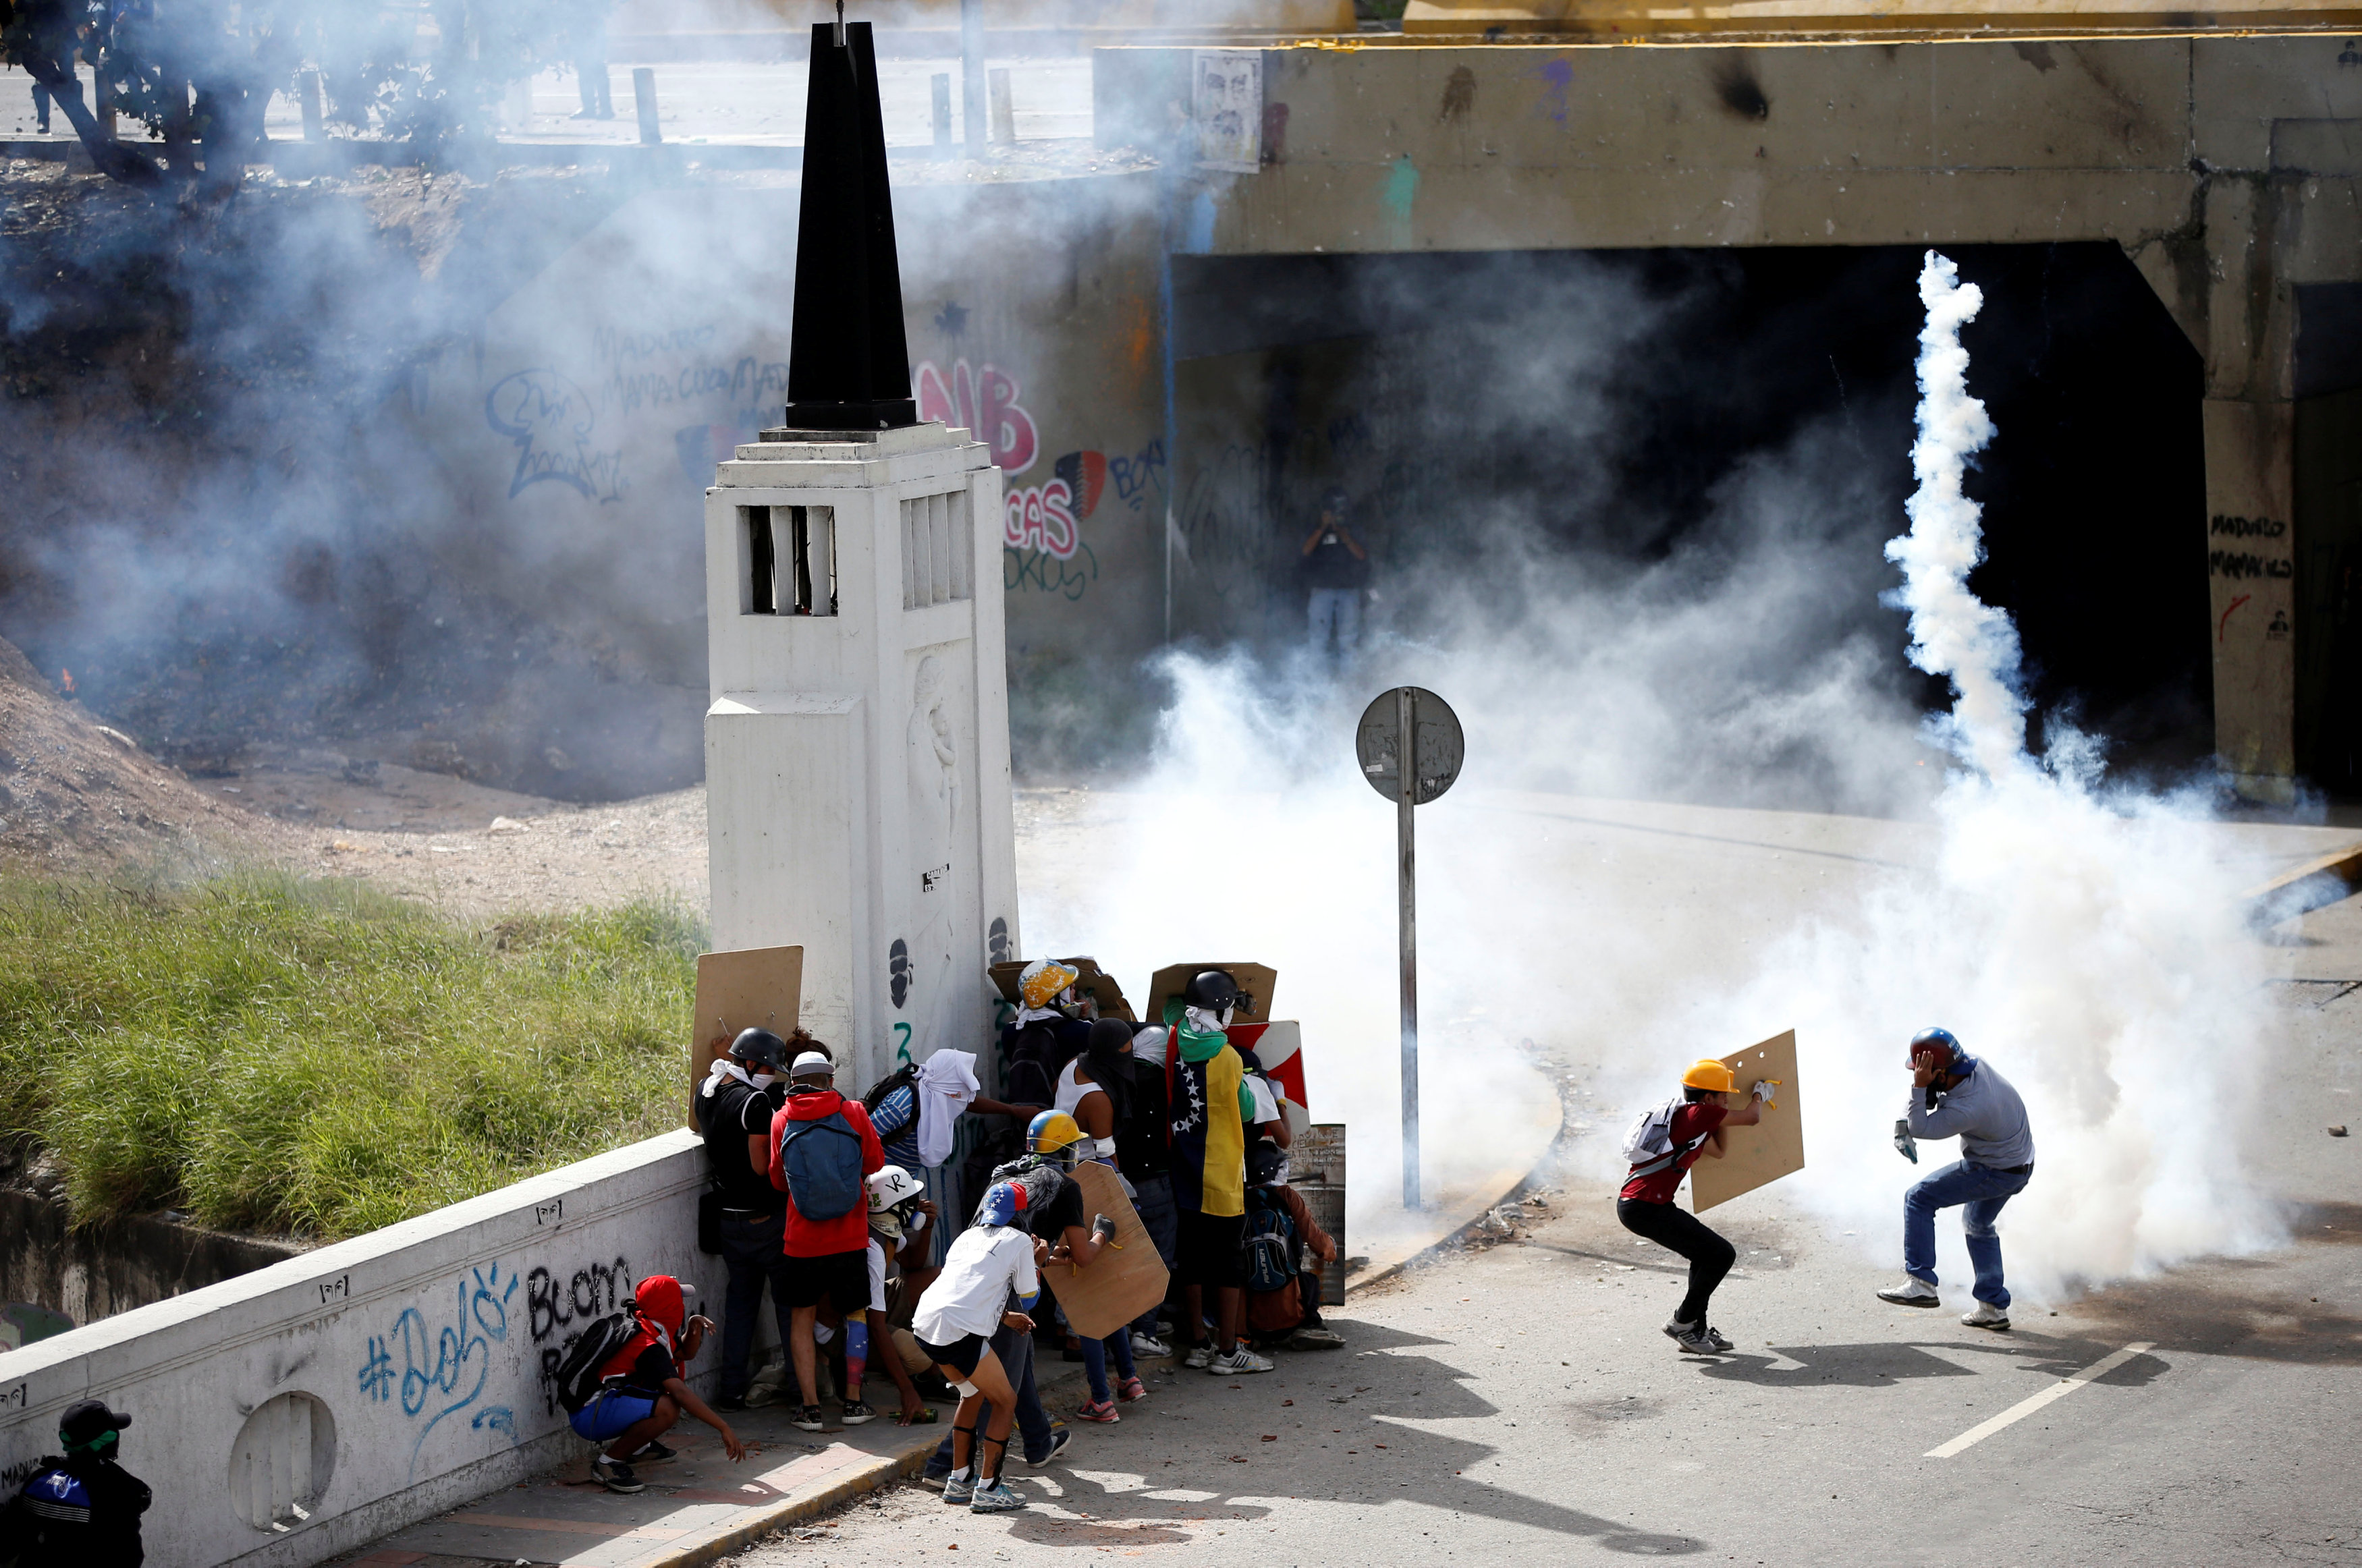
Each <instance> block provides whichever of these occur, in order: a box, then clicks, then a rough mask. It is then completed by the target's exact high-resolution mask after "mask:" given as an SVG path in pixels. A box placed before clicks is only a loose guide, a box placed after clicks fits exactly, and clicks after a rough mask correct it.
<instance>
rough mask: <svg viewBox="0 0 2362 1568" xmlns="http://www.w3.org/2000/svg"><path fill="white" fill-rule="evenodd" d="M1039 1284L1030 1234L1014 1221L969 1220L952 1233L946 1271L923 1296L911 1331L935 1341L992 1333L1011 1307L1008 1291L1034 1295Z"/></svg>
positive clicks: (989, 1336) (913, 1319)
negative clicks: (983, 1222)
mask: <svg viewBox="0 0 2362 1568" xmlns="http://www.w3.org/2000/svg"><path fill="white" fill-rule="evenodd" d="M1041 1288H1042V1282H1041V1279H1040V1277H1039V1276H1038V1275H1035V1273H1034V1272H1033V1238H1032V1235H1030V1234H1028V1233H1027V1232H1026V1231H1024V1230H1022V1229H1021V1228H1020V1227H1018V1226H1015V1225H971V1226H969V1227H968V1228H967V1229H966V1230H965V1231H961V1232H960V1233H959V1235H958V1236H957V1237H956V1238H955V1239H954V1241H953V1242H952V1246H951V1252H950V1253H949V1255H947V1256H946V1257H945V1258H944V1272H943V1273H941V1274H939V1275H936V1276H935V1280H934V1283H933V1284H932V1285H930V1286H927V1293H926V1294H925V1295H924V1296H922V1297H919V1309H918V1310H917V1311H916V1312H914V1313H912V1314H911V1332H912V1333H913V1334H916V1335H917V1336H918V1337H919V1338H921V1339H922V1340H924V1341H925V1342H927V1343H929V1344H931V1345H948V1344H953V1343H956V1342H958V1341H959V1340H960V1339H961V1338H962V1337H963V1336H965V1335H968V1334H980V1335H982V1336H984V1337H985V1338H986V1339H990V1338H991V1337H992V1335H993V1332H994V1331H996V1330H998V1329H999V1327H1000V1315H1001V1314H1002V1313H1003V1312H1005V1311H1007V1310H1008V1309H1009V1297H1010V1292H1011V1291H1014V1292H1016V1294H1018V1295H1019V1296H1021V1297H1022V1296H1031V1295H1032V1294H1033V1293H1034V1292H1035V1291H1037V1290H1039V1289H1041Z"/></svg>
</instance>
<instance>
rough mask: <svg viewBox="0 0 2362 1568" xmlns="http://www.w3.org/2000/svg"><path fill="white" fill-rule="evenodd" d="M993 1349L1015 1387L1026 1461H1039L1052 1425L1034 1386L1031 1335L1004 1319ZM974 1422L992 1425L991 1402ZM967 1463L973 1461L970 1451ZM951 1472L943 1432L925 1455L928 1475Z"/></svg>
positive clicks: (982, 1427)
mask: <svg viewBox="0 0 2362 1568" xmlns="http://www.w3.org/2000/svg"><path fill="white" fill-rule="evenodd" d="M992 1353H993V1354H994V1355H995V1356H996V1357H998V1358H999V1362H1000V1370H1001V1371H1003V1372H1005V1373H1007V1374H1009V1383H1010V1386H1011V1387H1013V1388H1015V1389H1016V1390H1017V1430H1018V1431H1019V1432H1021V1433H1022V1434H1023V1436H1024V1440H1025V1463H1028V1464H1039V1463H1042V1462H1043V1460H1045V1459H1047V1458H1049V1457H1050V1442H1051V1436H1050V1433H1051V1427H1050V1415H1049V1412H1048V1411H1046V1410H1044V1409H1043V1408H1042V1396H1041V1395H1040V1394H1038V1393H1036V1392H1035V1391H1034V1388H1033V1336H1032V1335H1031V1334H1021V1333H1019V1332H1018V1331H1016V1330H1014V1329H1012V1328H1010V1326H1009V1325H1008V1324H1006V1323H1003V1324H1002V1325H1001V1326H1000V1327H999V1329H997V1330H995V1331H993V1335H992ZM954 1419H957V1418H956V1417H955V1418H954ZM976 1424H977V1431H978V1432H984V1431H988V1430H990V1429H991V1426H992V1407H991V1406H990V1405H985V1406H982V1407H981V1408H979V1409H978V1410H977V1418H976ZM968 1463H970V1464H974V1463H976V1460H975V1458H974V1457H973V1455H971V1456H970V1458H969V1460H968ZM951 1473H952V1434H951V1433H949V1432H945V1433H944V1441H942V1442H940V1443H937V1444H936V1445H935V1452H933V1454H931V1455H929V1456H928V1459H927V1479H928V1480H930V1481H940V1480H942V1479H943V1478H944V1476H946V1475H949V1474H951Z"/></svg>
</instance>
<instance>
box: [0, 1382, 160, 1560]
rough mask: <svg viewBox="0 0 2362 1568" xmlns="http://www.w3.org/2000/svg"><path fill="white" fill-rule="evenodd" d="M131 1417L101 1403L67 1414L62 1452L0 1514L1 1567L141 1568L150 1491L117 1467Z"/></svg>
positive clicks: (61, 1429) (37, 1469)
mask: <svg viewBox="0 0 2362 1568" xmlns="http://www.w3.org/2000/svg"><path fill="white" fill-rule="evenodd" d="M130 1425H131V1418H130V1417H129V1416H126V1415H120V1414H118V1413H116V1411H114V1410H110V1409H108V1408H106V1406H105V1404H104V1403H102V1402H101V1401H99V1400H96V1399H82V1400H77V1401H76V1402H75V1403H73V1404H72V1405H69V1406H67V1407H66V1412H65V1415H64V1416H63V1417H61V1419H59V1421H58V1446H59V1447H60V1448H61V1449H63V1450H64V1452H62V1453H51V1454H44V1455H43V1456H42V1457H41V1459H40V1460H39V1463H36V1464H35V1466H34V1467H33V1474H31V1475H29V1476H28V1477H27V1478H26V1480H25V1484H24V1485H22V1486H19V1487H18V1488H17V1495H16V1496H14V1497H12V1498H10V1499H9V1502H8V1507H7V1508H6V1510H5V1511H0V1562H6V1561H8V1560H10V1559H12V1558H13V1559H14V1561H15V1562H16V1563H17V1568H140V1564H141V1563H143V1562H146V1561H147V1551H146V1549H145V1548H144V1547H143V1546H142V1545H141V1544H140V1540H139V1516H140V1515H142V1514H144V1513H146V1512H147V1511H148V1505H149V1491H148V1486H147V1484H146V1483H145V1482H143V1481H141V1480H140V1479H139V1478H138V1476H136V1475H134V1474H131V1473H130V1472H129V1471H127V1470H126V1469H124V1468H123V1466H122V1465H121V1464H120V1463H117V1461H116V1450H117V1446H118V1444H119V1443H120V1441H121V1433H122V1432H123V1430H124V1429H125V1428H127V1427H128V1426H130Z"/></svg>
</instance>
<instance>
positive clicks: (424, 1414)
mask: <svg viewBox="0 0 2362 1568" xmlns="http://www.w3.org/2000/svg"><path fill="white" fill-rule="evenodd" d="M535 1272H539V1271H535ZM516 1288H517V1276H516V1275H515V1273H514V1271H510V1272H508V1273H506V1274H503V1273H502V1270H501V1265H500V1264H497V1263H495V1264H491V1265H490V1266H489V1267H486V1268H471V1269H469V1271H468V1273H467V1275H465V1276H463V1277H461V1278H459V1279H458V1280H455V1281H453V1283H452V1293H451V1297H450V1301H451V1305H450V1309H449V1311H448V1313H447V1314H446V1313H444V1312H442V1311H441V1310H439V1309H438V1310H436V1314H435V1316H434V1317H433V1318H432V1319H430V1318H429V1316H428V1314H427V1312H426V1311H425V1310H422V1309H419V1308H416V1307H405V1308H403V1309H402V1314H401V1316H399V1317H397V1318H396V1319H395V1320H393V1326H392V1328H391V1329H389V1330H388V1331H386V1332H385V1333H382V1334H371V1335H370V1336H369V1350H368V1354H367V1355H366V1357H365V1358H364V1359H363V1361H362V1363H361V1365H360V1368H359V1372H358V1374H357V1375H356V1379H355V1380H356V1382H358V1384H359V1387H360V1392H361V1397H362V1398H363V1399H365V1400H367V1401H369V1402H370V1403H372V1404H386V1403H389V1402H391V1401H392V1400H394V1399H396V1398H399V1399H400V1401H401V1403H402V1413H403V1415H404V1416H405V1417H408V1418H409V1419H412V1420H415V1421H418V1422H420V1423H421V1424H420V1426H419V1428H418V1434H417V1436H416V1437H415V1438H414V1440H413V1441H412V1442H411V1445H410V1473H411V1474H412V1475H413V1476H415V1475H416V1474H417V1473H418V1456H419V1453H420V1451H421V1450H423V1449H424V1448H425V1445H426V1440H427V1438H428V1437H429V1436H430V1435H431V1434H432V1433H433V1432H434V1430H435V1429H436V1427H437V1426H440V1425H441V1424H442V1422H443V1420H444V1419H445V1418H446V1417H448V1416H453V1415H457V1414H458V1413H459V1412H460V1411H462V1410H466V1409H469V1408H470V1407H475V1413H474V1416H473V1418H472V1420H471V1424H472V1425H473V1426H474V1427H475V1428H476V1429H477V1430H484V1429H486V1428H490V1429H491V1430H498V1431H505V1432H509V1433H511V1434H512V1435H513V1434H514V1432H515V1430H516V1419H515V1414H514V1412H513V1411H512V1410H511V1409H510V1408H509V1407H508V1406H506V1405H483V1406H477V1404H476V1401H477V1400H478V1399H479V1398H480V1397H481V1396H482V1394H483V1392H484V1383H485V1380H486V1379H487V1378H488V1377H490V1376H491V1362H492V1347H493V1346H494V1345H497V1344H505V1343H506V1342H508V1337H509V1306H510V1303H511V1301H512V1299H513V1297H515V1295H516Z"/></svg>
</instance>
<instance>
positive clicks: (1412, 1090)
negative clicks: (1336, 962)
mask: <svg viewBox="0 0 2362 1568" xmlns="http://www.w3.org/2000/svg"><path fill="white" fill-rule="evenodd" d="M1411 692H1412V688H1410V687H1407V686H1404V687H1398V688H1396V691H1395V715H1396V718H1395V725H1396V728H1395V733H1396V734H1398V735H1399V736H1401V737H1402V738H1401V739H1400V741H1399V742H1397V743H1396V744H1397V745H1398V747H1399V749H1398V751H1397V752H1396V762H1395V848H1396V855H1397V856H1398V857H1399V859H1400V862H1401V865H1400V867H1399V874H1400V880H1401V893H1402V1141H1403V1148H1402V1162H1403V1172H1402V1177H1403V1207H1404V1208H1405V1209H1417V1208H1418V911H1417V907H1416V905H1417V892H1416V884H1417V881H1418V864H1417V862H1418V850H1417V846H1416V844H1415V840H1414V837H1413V833H1412V827H1411V815H1412V812H1413V811H1414V810H1415V809H1416V808H1417V805H1418V710H1417V708H1416V706H1415V705H1414V703H1413V701H1412V696H1411Z"/></svg>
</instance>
